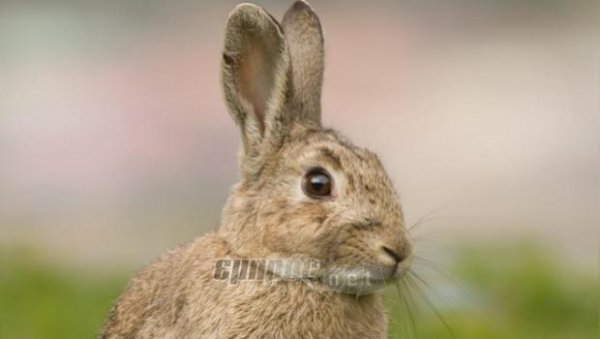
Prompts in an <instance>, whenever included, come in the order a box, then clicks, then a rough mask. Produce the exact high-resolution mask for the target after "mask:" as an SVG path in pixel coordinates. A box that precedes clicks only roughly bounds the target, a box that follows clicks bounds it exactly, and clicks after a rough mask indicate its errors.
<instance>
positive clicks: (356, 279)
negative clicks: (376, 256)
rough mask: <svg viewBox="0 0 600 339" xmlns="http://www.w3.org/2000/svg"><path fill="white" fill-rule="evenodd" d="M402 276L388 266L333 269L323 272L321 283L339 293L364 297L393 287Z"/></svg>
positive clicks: (402, 272)
mask: <svg viewBox="0 0 600 339" xmlns="http://www.w3.org/2000/svg"><path fill="white" fill-rule="evenodd" d="M403 274H404V271H399V270H398V269H394V268H393V267H390V266H381V265H369V266H353V267H334V268H331V269H328V270H326V271H325V272H323V275H322V276H321V277H320V280H321V282H322V283H323V284H324V285H325V286H327V287H329V288H331V289H333V290H335V291H338V292H340V293H344V294H353V295H366V294H371V293H374V292H376V291H379V290H382V289H384V288H385V287H386V286H389V285H393V284H395V283H396V281H397V280H398V279H399V278H400V277H401V276H402V275H403Z"/></svg>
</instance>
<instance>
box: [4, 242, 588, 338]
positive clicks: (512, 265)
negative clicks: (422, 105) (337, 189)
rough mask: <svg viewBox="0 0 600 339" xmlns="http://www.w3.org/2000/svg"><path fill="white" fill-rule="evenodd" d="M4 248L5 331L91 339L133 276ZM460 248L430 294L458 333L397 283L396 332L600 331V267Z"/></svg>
mask: <svg viewBox="0 0 600 339" xmlns="http://www.w3.org/2000/svg"><path fill="white" fill-rule="evenodd" d="M0 255H1V256H0V263H1V264H2V268H3V270H2V271H1V273H0V338H7V339H8V338H10V339H38V338H49V339H50V338H57V339H58V338H60V339H69V338H78V339H80V338H93V337H95V336H96V334H97V332H98V330H99V328H100V327H101V325H102V322H103V319H104V316H105V315H106V312H107V311H108V309H109V308H110V305H111V303H112V301H113V300H114V298H116V296H117V295H118V294H119V292H120V291H121V290H122V288H123V287H124V285H125V283H126V281H127V279H128V277H127V274H119V272H112V273H110V274H106V273H102V274H101V273H99V272H94V271H84V270H73V269H66V268H65V267H64V266H62V265H59V264H55V263H51V262H49V261H48V260H43V259H42V258H40V256H39V255H36V254H35V252H31V251H24V250H18V251H15V250H12V251H6V250H5V251H2V250H0ZM453 255H455V256H456V258H457V259H456V261H455V264H454V265H453V266H451V267H447V268H446V269H447V270H448V271H450V275H452V276H453V278H452V279H451V280H448V279H445V280H444V281H445V282H446V285H444V284H439V283H435V282H433V283H432V285H431V290H429V291H428V293H429V294H430V297H431V299H432V300H433V301H434V303H436V309H437V310H438V312H439V313H440V315H441V316H442V317H443V318H444V319H445V321H446V322H447V323H448V324H449V325H450V327H451V331H450V330H448V329H447V328H446V327H445V326H444V324H443V323H442V322H441V321H440V320H439V319H438V318H437V317H436V316H435V315H434V312H432V311H430V310H428V307H427V306H426V305H425V306H421V307H418V308H415V307H414V306H412V307H411V309H412V311H411V313H412V314H413V317H414V322H415V325H416V330H410V331H408V330H407V329H408V327H410V326H412V325H411V323H412V322H411V320H410V316H409V314H408V311H406V309H405V307H403V306H402V305H403V304H402V303H401V302H400V298H399V296H398V294H396V291H393V290H391V289H390V290H388V291H387V292H386V293H388V296H387V298H386V299H387V300H388V304H389V308H390V319H391V320H390V333H391V338H435V339H443V338H467V339H470V338H473V339H475V338H477V339H486V338H490V339H494V338H503V339H504V338H511V339H512V338H527V339H537V338H540V339H541V338H544V339H554V338H556V339H571V338H572V339H585V338H590V339H591V338H599V334H598V319H599V318H598V292H599V290H598V281H597V276H595V272H594V273H585V272H577V271H576V270H571V269H568V268H567V267H565V266H564V265H562V264H559V262H558V261H557V260H556V257H555V256H553V255H550V252H549V251H545V250H542V249H540V248H539V247H536V246H532V245H511V246H501V245H498V246H463V247H461V249H459V250H458V251H456V253H453ZM448 287H451V289H448ZM426 290H427V288H426ZM448 291H455V292H456V291H459V292H458V293H454V292H452V293H450V292H448ZM413 294H414V293H413ZM436 295H437V296H436ZM418 298H419V297H418V295H417V294H415V300H417V299H418ZM442 299H444V300H446V302H445V303H440V302H437V301H439V300H442ZM418 309H420V311H419V310H418Z"/></svg>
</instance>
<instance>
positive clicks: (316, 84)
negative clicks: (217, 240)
mask: <svg viewBox="0 0 600 339" xmlns="http://www.w3.org/2000/svg"><path fill="white" fill-rule="evenodd" d="M323 67H324V48H323V35H322V30H321V24H320V22H319V19H318V17H317V15H316V14H315V13H314V11H313V10H312V8H311V7H310V6H309V5H308V4H307V3H306V2H304V1H298V2H296V3H295V4H294V5H293V6H292V7H291V8H290V9H289V10H288V11H287V13H286V14H285V16H284V18H283V20H282V23H281V24H279V23H278V22H277V20H275V19H274V18H273V17H272V16H271V15H269V14H268V13H267V12H266V11H265V10H264V9H262V8H261V7H259V6H256V5H253V4H242V5H239V6H237V7H236V8H235V9H234V10H233V12H232V13H231V14H230V16H229V19H228V22H227V28H226V34H225V47H224V52H223V60H222V82H223V88H224V94H225V100H226V103H227V107H228V110H229V112H230V114H231V116H232V117H233V119H234V121H235V122H236V124H237V125H238V127H239V130H240V132H241V137H242V144H243V147H242V151H241V154H240V164H241V173H242V175H241V181H240V183H239V184H237V185H236V187H235V189H234V191H233V192H232V194H231V196H230V198H229V199H228V202H227V204H226V206H225V209H224V212H223V224H222V226H221V230H220V231H221V233H223V234H224V236H225V237H226V238H227V239H228V241H229V242H230V244H231V246H232V251H233V252H234V253H235V254H236V255H239V256H244V257H251V258H257V257H273V256H283V257H292V256H297V255H301V256H305V257H308V258H313V259H317V260H319V261H320V262H321V263H322V265H323V272H325V271H328V272H335V271H336V270H339V269H348V270H349V271H347V272H353V271H355V270H357V269H362V268H365V267H367V268H372V267H379V268H383V270H382V271H381V272H382V273H381V276H379V277H375V280H378V281H382V282H383V281H387V280H388V279H395V278H397V277H398V276H399V275H400V274H402V273H403V272H405V271H406V270H407V269H408V267H409V265H410V261H411V260H410V259H411V255H412V243H411V240H410V239H409V237H408V234H407V231H406V228H405V226H404V221H403V216H402V211H401V208H400V204H399V202H398V197H397V194H396V192H395V190H394V187H393V185H392V183H391V181H390V179H389V177H388V175H387V174H386V172H385V170H384V168H383V166H382V164H381V162H380V161H379V159H378V158H377V156H376V155H375V154H374V153H372V152H370V151H368V150H365V149H363V148H360V147H357V146H355V145H353V144H352V143H351V142H350V141H349V140H347V139H346V138H344V137H342V136H341V135H340V134H339V133H338V132H336V131H333V130H331V129H326V128H323V127H322V126H321V106H320V100H321V87H322V82H323ZM323 274H324V273H323ZM351 292H352V293H357V291H351Z"/></svg>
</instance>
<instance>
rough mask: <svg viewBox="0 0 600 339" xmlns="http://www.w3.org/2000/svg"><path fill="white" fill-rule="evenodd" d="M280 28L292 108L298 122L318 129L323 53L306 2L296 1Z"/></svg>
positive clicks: (315, 20) (320, 36)
mask: <svg viewBox="0 0 600 339" xmlns="http://www.w3.org/2000/svg"><path fill="white" fill-rule="evenodd" d="M281 26H282V27H283V32H284V33H285V38H286V40H287V44H288V48H289V50H290V56H291V59H292V73H293V76H292V86H293V89H294V97H293V104H294V107H295V110H296V115H297V119H298V121H299V122H301V123H304V124H313V125H317V126H320V125H321V89H322V87H323V69H324V63H325V62H324V58H325V51H324V47H323V44H324V42H323V31H322V29H321V22H320V21H319V17H318V16H317V14H316V13H315V11H314V10H313V9H312V7H311V6H310V5H309V4H308V3H307V2H305V1H302V0H299V1H296V2H295V3H294V4H293V5H292V7H290V9H288V11H287V12H286V13H285V15H284V17H283V20H282V23H281Z"/></svg>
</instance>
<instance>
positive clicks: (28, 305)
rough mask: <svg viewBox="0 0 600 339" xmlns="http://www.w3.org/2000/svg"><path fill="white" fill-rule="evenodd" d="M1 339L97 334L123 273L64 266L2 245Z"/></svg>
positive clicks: (68, 337) (0, 252)
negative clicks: (87, 270)
mask: <svg viewBox="0 0 600 339" xmlns="http://www.w3.org/2000/svg"><path fill="white" fill-rule="evenodd" d="M0 264H1V265H2V266H1V267H2V271H1V272H0V338H5V339H38V338H57V339H58V338H61V339H70V338H73V339H75V338H77V339H81V338H95V337H96V335H97V333H98V331H99V329H100V327H101V326H102V322H103V318H104V316H105V314H106V313H107V310H108V309H109V308H110V305H111V304H112V301H113V300H114V299H115V298H116V297H117V295H118V293H119V291H120V290H121V289H122V288H123V286H124V284H125V283H126V280H127V278H125V277H124V276H125V275H123V274H118V273H111V274H108V275H107V274H101V273H100V272H96V271H89V272H82V271H81V270H73V269H66V268H64V267H63V266H62V265H59V264H56V263H53V262H51V261H50V260H44V259H43V258H41V257H40V255H39V254H37V253H36V252H35V251H31V250H27V249H18V250H14V249H12V250H10V251H8V250H0Z"/></svg>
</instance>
